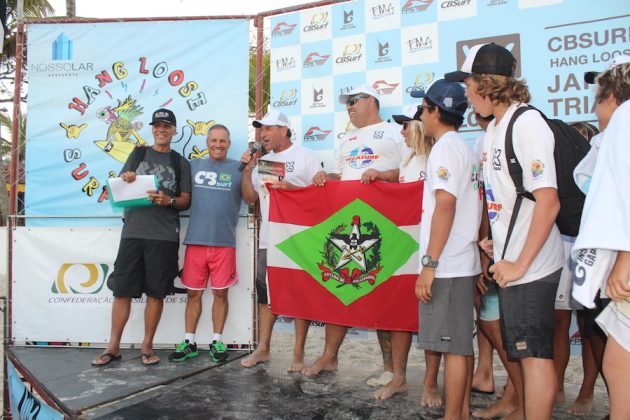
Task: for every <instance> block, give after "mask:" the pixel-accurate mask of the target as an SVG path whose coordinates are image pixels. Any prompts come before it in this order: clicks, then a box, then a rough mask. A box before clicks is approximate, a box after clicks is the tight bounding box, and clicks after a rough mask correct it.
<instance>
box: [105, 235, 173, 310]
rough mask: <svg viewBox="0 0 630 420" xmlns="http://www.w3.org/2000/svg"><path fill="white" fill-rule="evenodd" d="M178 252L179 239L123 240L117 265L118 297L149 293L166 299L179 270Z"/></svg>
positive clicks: (148, 294)
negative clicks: (175, 240) (174, 240)
mask: <svg viewBox="0 0 630 420" xmlns="http://www.w3.org/2000/svg"><path fill="white" fill-rule="evenodd" d="M178 251H179V243H178V242H172V241H157V240H151V239H134V238H125V239H121V240H120V247H119V248H118V256H117V257H116V263H115V264H114V271H115V272H116V275H115V278H114V282H113V284H112V290H113V292H114V296H115V297H129V298H138V297H140V296H142V293H146V295H147V296H151V297H155V298H164V297H165V296H166V295H168V294H172V293H173V280H174V279H175V277H177V273H178V272H179V264H178V261H177V259H178Z"/></svg>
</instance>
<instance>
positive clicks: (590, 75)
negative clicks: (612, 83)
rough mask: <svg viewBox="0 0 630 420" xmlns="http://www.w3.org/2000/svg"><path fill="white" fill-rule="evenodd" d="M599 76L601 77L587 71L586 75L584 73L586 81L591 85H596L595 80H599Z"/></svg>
mask: <svg viewBox="0 0 630 420" xmlns="http://www.w3.org/2000/svg"><path fill="white" fill-rule="evenodd" d="M597 76H599V72H597V71H587V72H586V73H584V81H585V82H586V83H588V84H589V85H594V84H595V79H597Z"/></svg>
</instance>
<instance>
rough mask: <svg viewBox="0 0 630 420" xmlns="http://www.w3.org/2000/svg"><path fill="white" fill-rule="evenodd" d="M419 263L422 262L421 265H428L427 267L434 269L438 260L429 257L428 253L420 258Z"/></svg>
mask: <svg viewBox="0 0 630 420" xmlns="http://www.w3.org/2000/svg"><path fill="white" fill-rule="evenodd" d="M420 263H421V264H422V266H423V267H428V268H433V269H436V268H437V266H438V262H437V261H435V260H434V259H433V258H431V256H430V255H429V254H425V255H424V256H423V257H422V259H421V260H420Z"/></svg>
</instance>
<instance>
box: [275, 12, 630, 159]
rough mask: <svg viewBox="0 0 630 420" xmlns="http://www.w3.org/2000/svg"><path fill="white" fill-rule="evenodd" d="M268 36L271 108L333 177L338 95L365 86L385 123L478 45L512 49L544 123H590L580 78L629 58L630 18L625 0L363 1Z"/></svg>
mask: <svg viewBox="0 0 630 420" xmlns="http://www.w3.org/2000/svg"><path fill="white" fill-rule="evenodd" d="M270 37H271V106H272V107H274V108H277V109H279V110H281V111H282V112H285V113H286V114H287V115H288V116H289V117H290V118H291V122H292V124H293V125H294V132H295V133H296V137H297V138H296V140H297V142H298V143H301V144H303V145H304V146H306V147H308V148H311V149H313V150H316V151H317V152H318V153H320V154H321V156H322V158H323V159H324V161H325V163H326V169H328V170H330V165H331V164H332V158H333V150H334V148H335V146H336V144H337V142H338V141H339V138H340V137H341V136H342V135H343V134H344V133H345V132H346V131H347V130H348V128H350V126H349V125H348V124H349V120H348V117H347V114H346V112H345V106H344V105H341V104H339V103H338V101H337V97H338V96H339V94H341V93H344V92H347V91H349V90H350V89H351V88H352V87H353V86H357V85H360V84H363V83H369V84H371V85H372V86H374V87H375V88H376V89H377V90H378V91H379V92H380V94H381V97H382V101H381V116H382V117H383V118H384V119H389V118H391V115H392V114H396V113H400V111H401V106H403V105H407V104H411V103H415V102H417V101H418V100H416V99H413V98H411V97H410V96H409V93H410V92H411V91H413V90H419V89H424V88H425V87H426V86H427V85H429V84H430V83H431V82H432V81H433V80H435V79H436V78H441V77H443V75H444V73H445V72H448V71H452V70H455V69H456V68H459V67H460V66H461V64H462V62H463V61H464V58H465V56H466V53H467V52H468V51H469V50H470V48H471V47H472V46H474V45H477V44H480V43H487V42H495V43H497V44H500V45H503V46H505V47H506V48H508V49H509V50H511V51H512V53H513V54H514V55H515V56H516V58H517V60H518V63H519V66H518V69H517V76H518V77H524V78H525V79H526V80H527V82H528V85H529V87H530V90H531V93H532V97H533V100H532V103H533V104H534V105H535V106H537V107H539V108H540V109H541V110H542V111H544V112H545V113H546V114H547V116H549V117H556V118H560V119H563V120H565V121H567V122H573V121H594V120H596V118H595V114H594V112H593V110H594V108H593V107H594V105H595V103H594V101H593V97H594V92H593V90H592V88H589V87H587V86H585V84H584V81H583V73H584V72H585V71H590V70H598V71H599V70H603V69H604V67H605V65H606V63H608V62H609V61H610V60H611V59H612V58H613V57H615V56H616V55H619V54H622V53H623V52H625V53H630V15H628V7H627V4H626V3H625V2H622V1H607V2H599V3H597V6H594V5H593V3H591V2H587V1H581V0H580V1H567V0H564V1H563V0H360V1H352V2H347V3H340V4H336V5H331V6H323V7H318V8H313V9H309V10H303V11H300V12H296V13H290V14H284V15H279V16H275V17H273V18H271V34H270ZM462 131H464V132H466V134H465V135H466V136H467V138H468V139H469V140H470V141H471V143H472V142H473V141H474V139H476V138H477V137H478V136H479V135H480V134H481V133H480V131H479V128H478V126H477V124H476V121H475V118H474V115H473V114H472V113H471V112H470V110H469V112H468V113H467V115H466V119H465V122H464V125H463V126H462Z"/></svg>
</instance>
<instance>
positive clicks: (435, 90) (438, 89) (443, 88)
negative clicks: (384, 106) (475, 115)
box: [411, 79, 468, 117]
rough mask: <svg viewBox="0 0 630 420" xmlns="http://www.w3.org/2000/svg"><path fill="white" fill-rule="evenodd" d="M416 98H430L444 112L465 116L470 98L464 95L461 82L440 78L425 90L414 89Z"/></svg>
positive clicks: (412, 94)
mask: <svg viewBox="0 0 630 420" xmlns="http://www.w3.org/2000/svg"><path fill="white" fill-rule="evenodd" d="M411 96H412V97H414V98H424V97H426V98H429V99H430V100H431V102H433V103H434V104H436V105H437V106H438V108H440V109H441V110H442V111H444V112H448V113H450V114H455V115H458V116H460V117H463V116H464V114H465V113H466V109H467V108H468V100H467V99H466V95H464V88H463V87H462V85H461V84H460V83H457V82H447V81H446V80H445V79H438V80H436V81H435V82H433V83H432V84H431V86H429V88H428V89H427V90H426V91H424V90H414V91H412V92H411Z"/></svg>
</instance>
